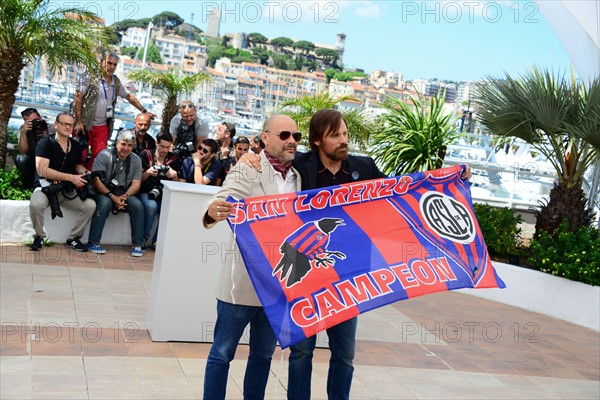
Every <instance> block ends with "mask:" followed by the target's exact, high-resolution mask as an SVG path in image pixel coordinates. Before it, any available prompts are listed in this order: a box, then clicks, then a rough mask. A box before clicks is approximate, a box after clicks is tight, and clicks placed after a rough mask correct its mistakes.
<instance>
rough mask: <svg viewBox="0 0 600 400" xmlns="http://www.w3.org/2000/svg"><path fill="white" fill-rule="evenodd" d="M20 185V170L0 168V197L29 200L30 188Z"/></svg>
mask: <svg viewBox="0 0 600 400" xmlns="http://www.w3.org/2000/svg"><path fill="white" fill-rule="evenodd" d="M22 186H23V183H22V182H21V172H19V170H18V169H17V168H11V169H8V168H7V169H0V199H4V200H29V199H30V198H31V190H29V189H23V187H22Z"/></svg>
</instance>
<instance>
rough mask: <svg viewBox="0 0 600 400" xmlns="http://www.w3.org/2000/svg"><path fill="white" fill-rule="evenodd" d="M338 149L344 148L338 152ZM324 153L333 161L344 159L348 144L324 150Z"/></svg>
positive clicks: (346, 155)
mask: <svg viewBox="0 0 600 400" xmlns="http://www.w3.org/2000/svg"><path fill="white" fill-rule="evenodd" d="M340 150H345V151H344V152H340ZM324 153H325V155H326V156H327V157H328V158H329V159H331V160H333V161H344V160H345V159H347V158H348V146H345V145H343V146H339V147H338V148H337V149H335V150H334V151H332V152H324Z"/></svg>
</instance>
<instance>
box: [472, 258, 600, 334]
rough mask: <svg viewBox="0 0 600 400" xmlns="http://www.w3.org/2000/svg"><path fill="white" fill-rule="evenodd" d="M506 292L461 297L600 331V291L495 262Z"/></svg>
mask: <svg viewBox="0 0 600 400" xmlns="http://www.w3.org/2000/svg"><path fill="white" fill-rule="evenodd" d="M493 264H494V268H495V269H496V272H497V273H498V275H499V276H500V278H502V280H503V281H504V283H506V288H505V289H477V290H473V289H461V290H460V291H461V292H462V293H466V294H470V295H473V296H477V297H481V298H484V299H488V300H492V301H497V302H499V303H504V304H508V305H511V306H515V307H519V308H523V309H525V310H528V311H534V312H538V313H541V314H545V315H549V316H551V317H555V318H559V319H562V320H564V321H568V322H571V323H573V324H577V325H581V326H585V327H586V328H590V329H593V330H595V331H600V287H599V286H591V285H586V284H583V283H581V282H574V281H570V280H568V279H565V278H559V277H556V276H553V275H550V274H546V273H544V272H540V271H534V270H530V269H526V268H520V267H516V266H514V265H509V264H503V263H498V262H494V263H493Z"/></svg>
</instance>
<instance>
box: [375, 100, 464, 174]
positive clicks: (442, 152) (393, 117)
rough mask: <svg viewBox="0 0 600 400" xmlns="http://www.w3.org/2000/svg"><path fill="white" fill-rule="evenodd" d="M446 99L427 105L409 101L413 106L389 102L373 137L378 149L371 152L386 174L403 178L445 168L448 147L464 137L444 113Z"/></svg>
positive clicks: (399, 101)
mask: <svg viewBox="0 0 600 400" xmlns="http://www.w3.org/2000/svg"><path fill="white" fill-rule="evenodd" d="M444 98H445V95H439V94H438V95H437V96H435V97H431V98H430V99H429V102H426V101H424V100H421V99H419V98H415V97H410V102H411V104H407V103H404V102H402V101H401V100H399V99H397V98H394V97H388V98H387V100H386V101H385V103H384V104H383V106H384V107H385V109H386V110H387V114H385V115H383V116H382V120H383V121H382V122H383V123H382V124H381V126H380V128H379V129H378V130H377V131H376V132H375V133H374V134H373V136H372V139H373V143H375V147H374V148H373V149H372V150H371V151H370V155H371V156H372V157H373V158H374V159H375V161H377V162H378V163H379V165H381V167H382V169H383V172H384V173H386V174H388V175H402V174H409V173H412V172H419V171H425V170H432V169H437V168H441V167H442V166H443V163H444V158H445V156H446V149H447V147H448V145H449V144H450V143H452V142H454V141H455V140H456V139H457V138H458V137H460V136H461V135H460V133H458V132H457V131H456V126H455V125H454V121H453V117H452V115H451V114H448V113H444V110H443V107H444ZM425 104H427V107H426V106H425Z"/></svg>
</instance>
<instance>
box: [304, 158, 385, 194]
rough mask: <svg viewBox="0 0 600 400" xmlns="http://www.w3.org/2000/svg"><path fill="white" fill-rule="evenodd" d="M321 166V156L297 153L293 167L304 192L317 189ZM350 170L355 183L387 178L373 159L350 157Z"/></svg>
mask: <svg viewBox="0 0 600 400" xmlns="http://www.w3.org/2000/svg"><path fill="white" fill-rule="evenodd" d="M318 165H319V154H317V153H315V152H312V151H309V152H308V153H300V152H297V153H296V157H295V158H294V161H293V166H294V168H296V170H298V172H299V173H300V177H301V178H302V190H308V189H316V187H317V169H318ZM348 169H349V171H348V172H350V176H351V177H352V180H353V181H365V180H369V179H376V178H386V177H387V176H386V175H385V174H384V173H383V172H381V171H380V170H379V168H377V166H376V165H375V161H373V159H372V158H371V157H362V156H353V155H348Z"/></svg>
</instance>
